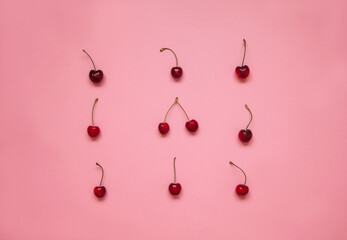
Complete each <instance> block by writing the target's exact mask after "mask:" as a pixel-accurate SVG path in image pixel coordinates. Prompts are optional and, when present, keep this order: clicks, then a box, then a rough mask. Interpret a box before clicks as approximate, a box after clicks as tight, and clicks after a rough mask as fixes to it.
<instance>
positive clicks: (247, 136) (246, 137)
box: [239, 129, 253, 143]
mask: <svg viewBox="0 0 347 240" xmlns="http://www.w3.org/2000/svg"><path fill="white" fill-rule="evenodd" d="M252 136H253V134H252V131H251V130H249V129H247V130H245V129H242V130H240V132H239V139H240V140H241V142H244V143H248V142H249V141H250V140H251V139H252Z"/></svg>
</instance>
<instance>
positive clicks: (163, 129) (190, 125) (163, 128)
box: [158, 97, 199, 135]
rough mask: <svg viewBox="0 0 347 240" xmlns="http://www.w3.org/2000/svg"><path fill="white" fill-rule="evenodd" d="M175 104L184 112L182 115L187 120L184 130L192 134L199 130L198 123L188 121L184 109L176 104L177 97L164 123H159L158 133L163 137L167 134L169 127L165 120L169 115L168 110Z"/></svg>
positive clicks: (192, 120)
mask: <svg viewBox="0 0 347 240" xmlns="http://www.w3.org/2000/svg"><path fill="white" fill-rule="evenodd" d="M176 104H177V105H178V106H179V107H180V108H181V109H182V111H183V112H184V114H185V115H186V117H187V120H188V121H187V122H186V128H187V130H188V131H189V132H192V133H194V132H196V131H197V130H198V128H199V124H198V122H197V121H196V120H194V119H191V120H190V119H189V117H188V114H187V113H186V111H185V110H184V108H183V107H182V105H181V104H180V103H179V102H178V97H176V99H175V102H174V103H173V104H172V105H171V107H170V108H169V110H167V112H166V115H165V118H164V122H161V123H159V125H158V130H159V132H160V133H161V134H162V135H165V134H167V133H168V132H169V130H170V126H169V124H168V123H167V122H166V118H167V115H168V114H169V112H170V110H171V109H172V108H173V106H175V105H176Z"/></svg>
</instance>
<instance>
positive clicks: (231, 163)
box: [229, 161, 247, 186]
mask: <svg viewBox="0 0 347 240" xmlns="http://www.w3.org/2000/svg"><path fill="white" fill-rule="evenodd" d="M229 163H230V165H231V166H232V165H234V166H235V167H237V168H238V169H240V170H241V172H242V173H243V175H245V183H244V184H243V186H245V185H246V182H247V176H246V173H245V172H244V171H243V170H242V169H241V168H240V167H239V166H237V165H236V164H235V163H233V162H231V161H230V162H229Z"/></svg>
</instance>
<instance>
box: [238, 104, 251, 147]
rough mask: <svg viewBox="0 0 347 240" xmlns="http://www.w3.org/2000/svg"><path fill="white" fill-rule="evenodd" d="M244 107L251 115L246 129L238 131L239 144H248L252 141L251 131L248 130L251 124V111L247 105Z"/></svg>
mask: <svg viewBox="0 0 347 240" xmlns="http://www.w3.org/2000/svg"><path fill="white" fill-rule="evenodd" d="M245 107H246V109H247V110H248V112H249V113H250V114H251V120H250V121H249V123H248V125H247V127H246V129H242V130H240V132H239V139H240V140H241V142H244V143H248V142H249V141H250V140H251V139H252V136H253V133H252V131H251V130H249V129H248V126H249V124H251V122H252V119H253V115H252V112H251V109H249V107H248V106H247V104H246V105H245Z"/></svg>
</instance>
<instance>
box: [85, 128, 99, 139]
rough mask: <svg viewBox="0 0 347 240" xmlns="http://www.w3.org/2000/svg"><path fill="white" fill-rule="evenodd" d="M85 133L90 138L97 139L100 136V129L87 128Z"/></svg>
mask: <svg viewBox="0 0 347 240" xmlns="http://www.w3.org/2000/svg"><path fill="white" fill-rule="evenodd" d="M87 132H88V135H89V136H90V137H97V136H98V135H99V134H100V128H99V127H98V126H89V127H88V128H87Z"/></svg>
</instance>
